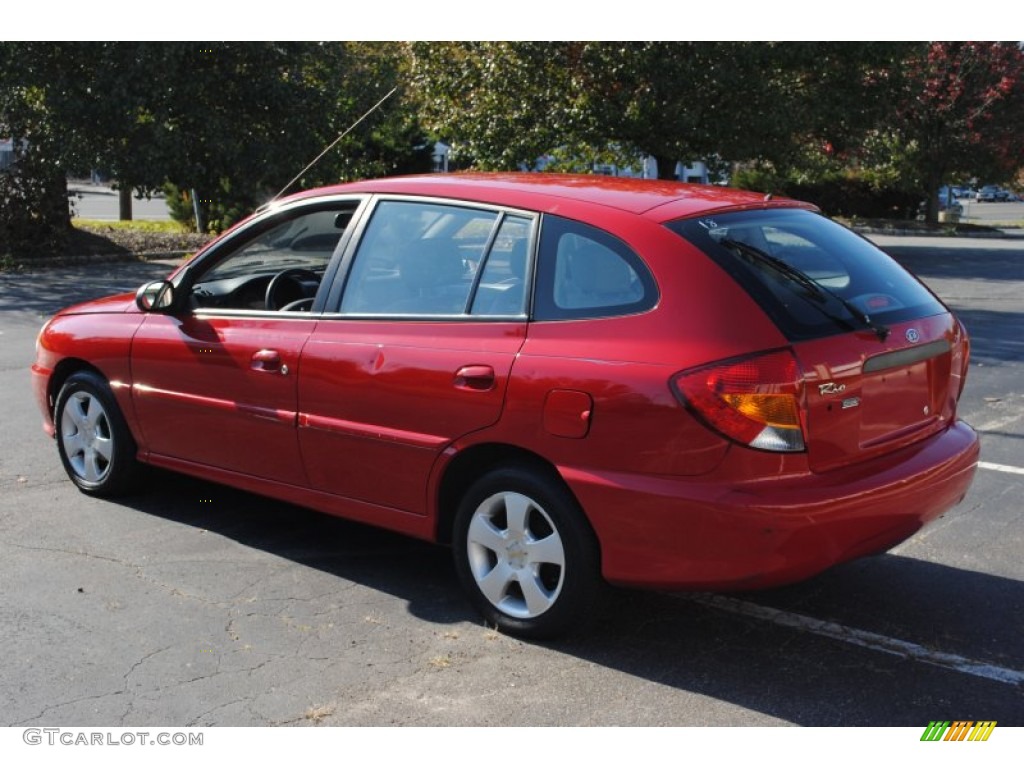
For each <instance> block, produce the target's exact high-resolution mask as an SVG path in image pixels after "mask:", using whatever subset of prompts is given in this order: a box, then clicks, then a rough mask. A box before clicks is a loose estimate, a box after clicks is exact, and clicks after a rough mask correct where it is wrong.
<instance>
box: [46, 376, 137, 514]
mask: <svg viewBox="0 0 1024 768" xmlns="http://www.w3.org/2000/svg"><path fill="white" fill-rule="evenodd" d="M53 420H54V423H55V425H56V428H57V450H58V452H59V453H60V460H61V463H63V464H64V471H65V472H67V473H68V477H70V478H71V482H73V483H74V484H75V485H77V486H78V488H79V489H80V490H82V491H84V492H85V493H88V494H92V495H95V496H115V495H117V494H120V493H124V492H126V491H128V490H130V489H131V487H132V486H133V485H134V482H135V481H136V480H137V479H138V476H139V472H140V467H139V464H138V462H137V460H136V458H135V454H136V450H137V449H136V446H135V440H134V439H133V438H132V435H131V432H129V431H128V425H127V424H125V421H124V417H123V416H122V415H121V410H120V408H118V406H117V401H115V400H114V395H113V393H112V392H111V391H110V386H109V385H108V384H107V382H106V381H105V380H104V379H103V377H102V376H100V375H99V374H97V373H94V372H93V371H79V372H78V373H75V374H72V375H71V376H70V377H68V380H67V381H66V382H64V386H63V387H61V390H60V394H59V395H58V396H57V405H56V407H55V408H54V419H53Z"/></svg>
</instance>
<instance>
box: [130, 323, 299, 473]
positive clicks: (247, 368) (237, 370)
mask: <svg viewBox="0 0 1024 768" xmlns="http://www.w3.org/2000/svg"><path fill="white" fill-rule="evenodd" d="M314 325H315V321H314V320H312V319H310V318H303V317H301V316H295V317H290V318H287V319H281V320H276V319H274V318H266V317H263V318H248V317H244V318H242V317H234V318H231V319H226V318H219V317H204V316H203V315H188V316H186V317H184V318H182V319H179V318H176V317H170V316H167V315H158V314H150V315H147V316H146V319H145V322H144V323H143V325H142V327H141V328H140V329H139V331H138V334H137V335H136V338H135V343H134V345H133V347H132V360H131V363H132V399H133V401H134V402H135V408H136V413H137V414H138V418H139V423H140V425H141V433H142V437H143V442H144V444H145V446H146V450H147V451H149V452H150V453H153V454H158V455H162V456H168V457H174V458H178V459H183V460H187V461H191V462H193V463H198V464H209V465H210V466H213V467H218V468H221V469H226V470H231V471H234V472H241V473H244V474H249V475H255V476H258V477H263V478H267V479H269V480H275V481H278V482H283V483H290V484H293V485H298V486H301V485H304V484H305V483H306V473H305V469H304V468H303V465H302V461H301V460H300V457H299V452H298V439H297V437H296V432H295V424H296V414H297V410H298V399H297V383H296V382H297V381H298V375H299V353H300V351H301V350H302V347H303V345H304V344H305V343H306V339H307V338H308V337H309V334H310V332H311V331H312V329H313V326H314ZM263 350H274V351H276V352H277V353H278V354H279V357H280V360H281V365H282V366H287V367H288V373H287V374H282V373H281V370H283V369H282V368H277V369H272V370H264V369H263V368H262V367H260V366H259V365H257V366H256V367H254V361H253V356H254V355H257V354H258V353H259V352H261V351H263Z"/></svg>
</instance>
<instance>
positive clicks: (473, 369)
mask: <svg viewBox="0 0 1024 768" xmlns="http://www.w3.org/2000/svg"><path fill="white" fill-rule="evenodd" d="M493 386H494V369H493V368H491V366H489V365H464V366H462V367H461V368H459V370H457V371H456V372H455V388H456V389H469V390H472V391H474V392H486V391H487V390H489V389H491V388H492V387H493Z"/></svg>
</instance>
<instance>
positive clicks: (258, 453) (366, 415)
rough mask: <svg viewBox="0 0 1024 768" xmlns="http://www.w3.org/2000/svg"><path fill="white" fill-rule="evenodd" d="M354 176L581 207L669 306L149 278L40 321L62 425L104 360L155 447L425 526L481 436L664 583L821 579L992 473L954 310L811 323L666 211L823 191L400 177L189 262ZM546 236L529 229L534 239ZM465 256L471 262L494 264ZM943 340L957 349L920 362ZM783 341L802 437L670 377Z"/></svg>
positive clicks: (372, 517) (433, 528) (619, 573)
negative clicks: (698, 396) (255, 302)
mask: <svg viewBox="0 0 1024 768" xmlns="http://www.w3.org/2000/svg"><path fill="white" fill-rule="evenodd" d="M339 196H341V197H345V198H346V199H348V200H350V201H351V200H352V199H358V200H363V201H364V202H365V203H366V205H365V207H366V208H367V209H369V208H370V207H372V204H373V203H374V201H375V200H376V197H375V196H386V197H398V198H403V199H409V198H416V197H427V198H451V199H453V200H457V201H460V202H462V203H463V204H465V205H472V204H473V203H479V204H483V205H487V206H497V207H505V208H507V209H508V210H509V211H513V212H514V211H529V212H534V213H535V214H536V216H535V217H533V218H531V221H533V222H534V223H535V224H539V226H535V227H534V231H536V230H537V229H539V230H541V231H543V227H544V221H546V219H544V218H543V217H544V215H555V216H559V217H563V218H565V219H570V220H574V221H579V222H585V223H587V224H589V225H591V226H593V227H596V228H599V229H600V230H602V231H603V232H604V233H607V234H608V235H611V236H613V237H614V238H616V239H617V240H618V241H621V243H623V244H625V246H626V247H628V249H630V250H631V251H633V252H634V253H635V254H637V255H638V256H639V258H640V259H641V260H642V263H643V264H644V265H646V267H647V268H648V269H649V271H650V274H651V277H652V279H653V281H654V285H655V287H656V291H657V295H656V301H654V302H653V303H651V304H647V305H645V306H648V307H650V308H649V309H646V310H645V311H642V312H637V313H635V314H625V315H622V316H614V317H600V318H583V319H564V318H563V319H549V320H528V319H527V317H526V316H523V317H514V316H513V317H490V318H488V317H485V318H477V317H471V316H468V315H455V316H453V317H448V318H444V319H437V318H429V319H428V318H423V317H420V318H400V317H386V316H379V317H365V316H347V315H343V314H340V313H338V312H335V311H334V310H336V309H337V307H338V306H340V304H338V305H336V306H333V307H324V310H323V312H322V313H321V312H317V313H313V314H305V313H301V312H288V313H284V312H282V313H277V312H266V311H261V310H257V311H241V312H239V311H237V310H235V311H233V312H232V311H218V310H217V309H209V310H206V311H193V310H189V309H182V310H179V311H177V313H176V314H159V313H156V312H153V313H149V314H143V313H142V312H140V311H139V310H138V309H136V307H135V304H134V302H133V301H132V296H131V295H127V294H126V295H121V296H117V297H111V298H109V299H103V300H99V301H96V302H90V303H87V304H83V305H79V306H76V307H73V308H70V309H68V310H64V311H63V312H61V313H60V314H58V315H57V316H56V317H55V318H54V319H53V320H51V321H50V323H48V325H47V326H46V328H45V329H44V331H43V333H42V334H41V337H40V350H39V354H38V356H37V360H36V363H35V365H34V366H33V369H32V381H33V388H34V391H35V396H36V399H37V402H38V404H39V406H40V409H41V411H42V413H43V414H44V429H46V430H47V431H48V432H50V433H51V434H52V432H53V424H52V405H53V398H54V396H55V394H56V393H55V392H54V391H53V390H54V387H53V385H52V377H53V375H54V373H55V371H59V370H66V367H67V366H73V365H89V366H91V367H93V368H95V369H97V370H98V371H100V373H102V374H103V376H105V377H106V378H107V380H108V381H109V382H110V383H111V386H112V389H113V391H114V393H115V396H116V398H117V402H118V404H119V405H120V407H121V409H122V410H123V412H124V414H125V417H126V419H127V422H128V424H129V427H130V429H131V430H132V433H133V435H134V436H135V438H136V441H137V442H138V445H139V449H140V458H141V459H142V460H144V461H148V462H150V463H153V464H157V465H160V466H164V467H168V468H171V469H175V470H178V471H182V472H187V473H190V474H194V475H197V476H200V477H204V478H207V479H210V480H215V481H218V482H224V483H227V484H230V485H233V486H237V487H240V488H243V489H246V490H249V491H254V492H258V493H263V494H266V495H268V496H272V497H274V498H278V499H282V500H286V501H290V502H294V503H297V504H304V505H307V506H310V507H312V508H315V509H319V510H322V511H324V512H327V513H330V514H336V515H340V516H343V517H348V518H351V519H355V520H360V521H363V522H367V523H372V524H376V525H380V526H384V527H388V528H392V529H394V530H397V531H401V532H403V533H407V534H410V535H413V536H418V537H421V538H446V537H447V535H448V534H449V531H447V530H439V528H438V526H439V524H440V521H442V520H448V519H449V513H450V512H451V510H450V509H441V508H440V506H439V505H440V499H441V495H440V489H441V487H442V485H443V484H444V481H445V478H446V474H445V473H446V472H447V471H448V469H449V468H450V467H452V466H453V462H454V460H455V459H456V458H459V457H462V456H469V455H470V454H469V453H466V452H468V451H473V450H474V449H477V448H480V447H483V446H486V451H482V452H481V453H487V454H488V455H491V456H493V455H500V454H501V452H502V451H506V450H507V451H509V452H510V453H509V454H508V455H510V456H512V455H514V456H516V457H522V456H524V455H530V456H532V457H533V458H534V459H535V460H536V461H538V462H543V463H545V464H546V465H548V466H549V467H551V468H553V470H554V471H555V472H557V473H558V474H559V475H560V476H561V478H562V479H563V480H564V481H565V483H566V485H567V486H568V487H569V489H570V490H571V492H572V493H573V494H574V495H575V497H576V499H577V500H578V501H579V503H580V505H581V507H582V509H583V511H584V513H585V515H586V517H587V519H588V520H589V522H590V524H591V526H592V527H593V529H594V531H595V533H596V535H597V538H598V540H599V542H600V547H601V561H602V568H603V572H604V575H605V577H606V578H607V579H608V580H610V581H613V582H616V583H621V584H630V585H642V586H652V587H671V588H696V589H750V588H755V587H766V586H771V585H775V584H781V583H785V582H788V581H795V580H799V579H802V578H806V577H808V576H811V575H813V574H815V573H818V572H820V571H822V570H824V569H825V568H827V567H829V566H830V565H833V564H835V563H838V562H842V561H844V560H848V559H850V558H853V557H857V556H859V555H863V554H867V553H871V552H877V551H880V550H884V549H886V548H888V547H891V546H893V545H895V544H896V543H898V542H899V541H901V540H903V539H904V538H906V537H907V536H909V535H911V534H912V533H913V532H914V531H915V530H917V529H918V528H919V527H920V526H922V525H924V524H926V523H927V522H928V521H930V520H932V519H934V518H935V517H937V516H939V515H941V514H942V513H944V512H945V511H946V510H948V509H949V508H950V507H952V506H953V505H955V504H956V503H957V502H958V501H959V500H960V499H961V498H962V497H963V495H964V493H966V491H967V488H968V487H969V485H970V482H971V479H972V477H973V474H974V469H975V466H976V462H977V457H978V441H977V436H976V435H975V434H974V432H973V431H972V430H971V429H970V428H969V427H968V426H966V425H965V424H963V423H962V422H960V421H958V420H957V416H956V405H957V399H958V397H959V393H960V390H961V388H962V385H963V378H962V377H963V375H964V372H965V371H966V362H967V359H966V357H967V350H968V347H967V341H966V336H965V334H964V332H963V329H962V326H960V324H959V323H958V322H957V321H956V320H955V319H954V318H953V317H952V315H951V314H949V313H945V312H943V313H941V314H935V315H933V316H929V317H923V318H919V319H916V320H912V321H906V322H900V323H898V324H894V325H893V327H892V328H891V329H889V330H890V333H889V335H888V336H887V337H886V338H884V339H882V338H880V337H879V336H878V335H876V333H874V332H872V331H870V330H865V331H861V330H843V331H842V332H836V333H833V334H832V335H829V336H827V337H825V338H816V339H813V340H806V341H795V342H791V341H789V340H788V339H787V337H786V336H785V335H784V334H783V332H782V331H780V329H779V328H778V327H776V325H775V324H774V323H773V322H772V320H770V319H769V317H768V316H767V315H766V312H765V311H764V310H762V308H761V306H760V305H759V303H758V302H757V301H755V299H754V298H752V297H751V295H748V293H747V291H746V290H745V289H744V288H742V287H741V286H740V284H739V282H737V281H736V280H734V279H733V277H732V276H730V275H729V274H727V272H726V271H725V270H724V269H723V268H722V267H720V266H719V265H718V264H717V263H716V262H715V261H713V260H712V259H710V258H709V257H708V256H707V255H706V254H705V253H704V252H702V251H701V250H700V249H698V248H697V247H696V246H694V245H692V244H691V243H690V241H688V240H686V239H684V238H683V237H681V236H679V235H677V234H675V233H673V232H671V231H669V229H667V228H666V227H665V226H663V223H664V222H666V221H670V220H675V219H678V218H680V217H696V216H700V215H702V214H705V213H711V212H714V213H716V214H719V213H723V212H728V211H742V210H753V209H760V208H783V207H786V208H794V207H799V208H805V209H811V210H813V206H807V205H805V204H802V203H795V202H792V201H783V200H773V201H765V200H764V198H763V196H761V195H759V194H756V193H750V192H741V191H737V190H723V189H721V188H717V187H703V186H698V185H690V184H676V183H671V182H661V181H644V180H635V179H632V180H631V179H609V178H607V177H595V176H582V177H580V176H560V175H548V174H498V175H479V174H466V175H462V174H457V175H432V176H423V177H409V178H398V179H383V180H375V181H365V182H357V183H354V184H348V185H341V186H337V187H331V188H327V189H322V190H315V191H310V192H304V193H300V194H298V195H295V196H293V197H291V198H289V199H287V200H283V201H281V202H279V203H276V204H274V205H273V206H271V207H269V208H268V209H267V210H266V211H262V212H259V213H257V214H256V215H255V217H254V218H253V219H251V220H250V221H249V222H243V223H242V224H240V225H239V226H238V227H236V228H235V229H234V230H232V231H231V232H228V233H226V234H225V235H224V236H223V237H222V238H221V239H220V240H219V241H217V242H215V243H213V244H212V245H211V246H209V247H208V248H207V249H205V250H204V251H203V252H201V253H200V254H198V255H197V257H196V258H195V259H194V260H193V262H191V264H192V265H198V268H202V265H203V263H204V260H207V259H210V260H214V259H215V258H217V254H218V249H221V248H224V249H228V248H230V247H231V243H232V242H233V241H232V238H235V237H237V238H238V239H239V240H242V239H243V238H244V237H245V236H246V235H245V233H246V230H247V227H248V226H249V224H250V223H251V222H253V221H257V220H258V221H257V223H262V221H263V219H264V218H273V217H274V216H276V215H277V214H278V212H280V211H282V210H286V209H288V208H289V207H290V206H292V207H295V206H298V207H301V206H303V205H305V204H306V203H309V204H314V205H315V204H319V203H321V202H322V201H324V200H325V199H329V198H334V197H339ZM350 215H351V211H350ZM363 218H364V219H365V218H366V217H365V216H364V217H363ZM356 220H358V216H357V217H356ZM371 220H372V219H371ZM692 223H693V224H694V225H697V224H701V225H703V220H701V221H694V222H692ZM359 226H361V225H359V224H356V225H353V229H354V230H355V234H353V235H352V239H353V241H356V240H357V239H358V238H359V237H360V236H361V235H360V230H359V229H358V227H359ZM346 236H348V235H346ZM481 237H483V235H481ZM336 239H337V238H336ZM225 243H226V245H225ZM340 243H341V245H340V246H339V250H338V252H337V253H335V254H334V256H333V259H332V262H331V267H329V268H328V269H326V271H325V272H324V275H323V281H324V282H323V284H322V285H321V286H320V294H319V296H318V301H321V303H322V304H325V303H326V302H325V301H324V296H326V295H331V296H340V295H341V294H342V290H343V288H342V286H343V283H344V280H345V270H346V269H347V268H348V265H349V264H350V263H351V262H352V260H353V258H354V254H357V246H356V245H355V244H353V245H348V246H346V245H345V240H344V239H342V240H341V241H340ZM346 248H347V249H348V250H346ZM539 248H540V244H539V241H537V242H531V249H530V253H531V256H530V257H529V258H532V259H534V261H536V259H538V258H540V257H539V256H538V250H539ZM482 249H483V246H482V245H481V246H480V250H481V251H482ZM468 261H469V260H467V266H466V270H465V271H466V274H467V279H469V278H472V277H474V276H475V275H476V273H475V272H474V270H475V269H477V268H478V267H479V262H476V263H473V264H472V265H470V264H469V263H468ZM190 268H192V267H190ZM534 273H535V272H534V271H527V272H526V273H525V274H527V275H530V274H534ZM264 277H267V276H264ZM173 279H174V280H175V281H177V282H176V285H178V284H180V283H181V282H182V281H185V280H187V276H186V275H185V274H184V272H183V271H182V270H179V271H178V273H176V277H174V278H173ZM331 281H333V292H332V285H331V284H330V283H331ZM527 295H528V294H527ZM939 309H942V308H941V307H940V308H939ZM911 338H913V341H912V340H911ZM927 345H933V346H930V347H929V346H927ZM922 348H927V349H934V350H935V354H929V355H928V356H927V357H925V358H922V359H911V358H906V357H905V356H906V355H908V354H909V355H911V356H912V355H913V354H915V353H916V350H919V349H922ZM769 350H787V354H789V353H790V352H791V353H792V354H791V357H793V358H795V359H796V361H797V364H798V367H799V369H800V375H801V376H802V380H801V382H800V386H801V389H800V395H799V403H798V406H799V409H800V420H801V428H802V429H803V432H804V435H805V436H806V446H807V447H806V451H798V452H792V453H786V452H772V451H768V450H755V449H753V448H750V447H747V446H745V445H741V444H739V443H738V442H735V441H734V440H731V439H729V438H727V437H725V436H723V434H720V433H719V432H717V431H715V430H714V429H712V428H710V427H709V426H708V425H707V424H706V423H705V421H704V420H702V418H701V416H700V414H699V413H697V412H696V411H695V410H694V408H693V407H692V406H689V405H687V404H685V403H684V402H683V401H682V398H681V397H680V396H679V394H678V393H677V392H676V391H674V390H673V388H672V385H671V382H672V380H673V378H674V377H675V376H676V375H677V374H679V373H680V372H682V371H690V370H691V369H702V368H703V367H704V366H707V365H708V364H710V363H715V362H718V361H723V360H731V359H734V358H743V357H745V356H751V355H755V354H759V353H763V352H765V351H769ZM510 460H511V459H510ZM472 479H473V478H471V480H472Z"/></svg>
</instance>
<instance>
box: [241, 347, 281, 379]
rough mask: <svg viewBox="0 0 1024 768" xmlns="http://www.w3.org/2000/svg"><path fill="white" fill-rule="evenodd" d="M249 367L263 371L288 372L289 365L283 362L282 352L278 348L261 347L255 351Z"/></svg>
mask: <svg viewBox="0 0 1024 768" xmlns="http://www.w3.org/2000/svg"><path fill="white" fill-rule="evenodd" d="M249 367H250V368H252V369H253V370H254V371H258V372H261V373H280V374H281V375H287V374H288V366H287V365H283V364H282V363H281V353H280V352H278V351H277V350H276V349H261V350H260V351H259V352H255V353H254V354H253V356H252V360H251V361H250V363H249Z"/></svg>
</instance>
